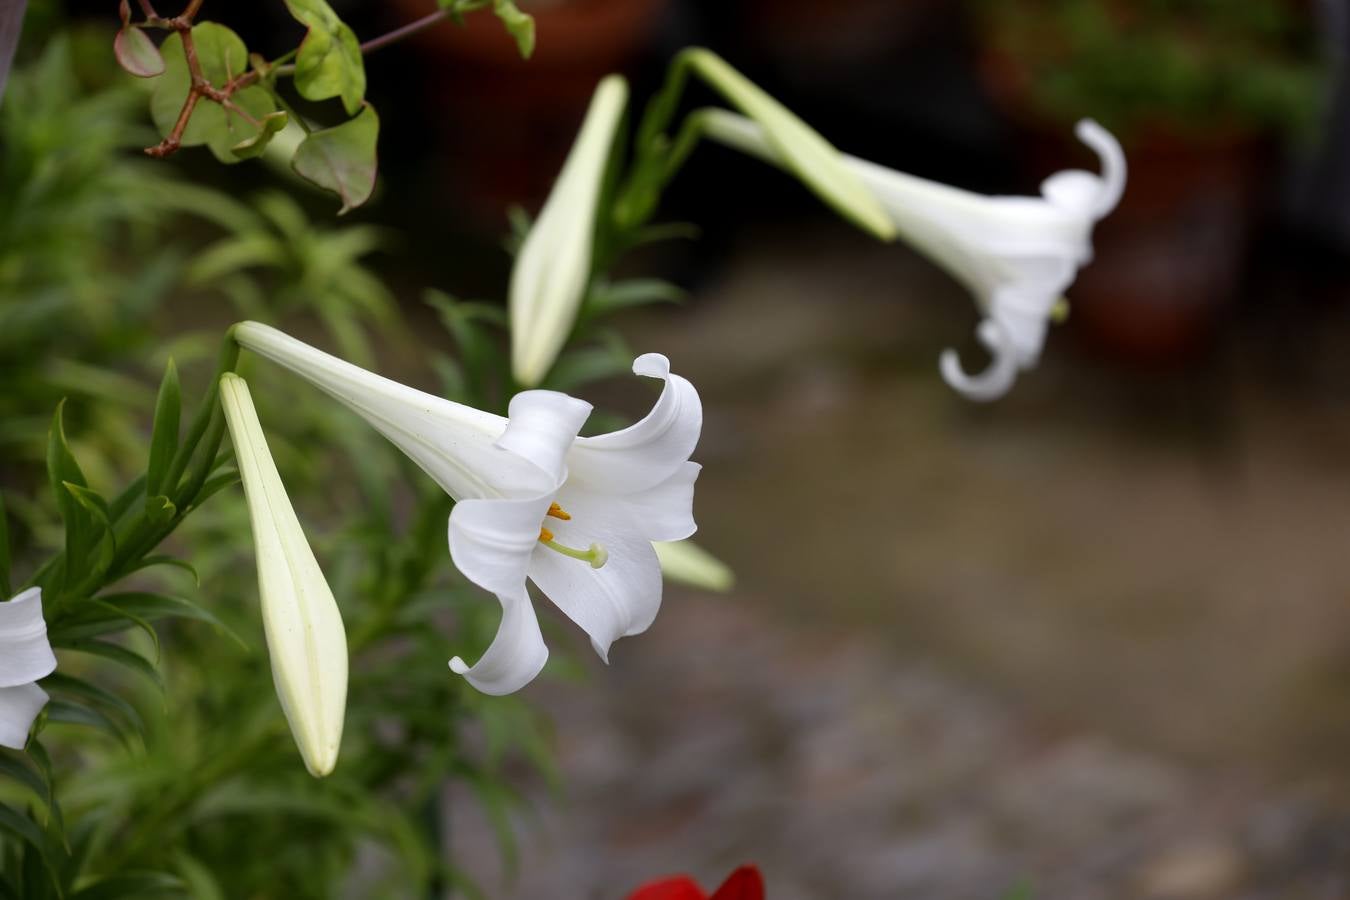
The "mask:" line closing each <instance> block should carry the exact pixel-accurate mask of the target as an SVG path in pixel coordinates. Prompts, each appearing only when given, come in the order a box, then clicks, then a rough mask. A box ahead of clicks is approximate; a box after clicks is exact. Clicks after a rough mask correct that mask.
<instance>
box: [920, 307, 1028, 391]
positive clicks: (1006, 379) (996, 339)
mask: <svg viewBox="0 0 1350 900" xmlns="http://www.w3.org/2000/svg"><path fill="white" fill-rule="evenodd" d="M975 335H976V337H978V338H979V339H980V343H982V344H984V346H985V347H986V348H987V349H988V350H989V352H990V354H991V355H992V356H993V357H994V358H993V360H992V361H991V362H990V363H989V367H988V368H986V369H985V370H984V371H983V372H981V373H980V374H978V375H973V376H972V375H967V374H966V373H965V371H964V370H963V369H962V368H961V359H960V357H958V356H957V355H956V351H955V350H944V351H943V352H942V358H941V360H940V361H939V362H940V365H941V369H942V378H943V380H944V381H946V382H947V384H949V385H951V386H952V388H953V389H955V390H956V391H958V392H959V393H961V394H962V395H964V396H965V397H967V398H969V399H971V400H978V401H981V402H988V401H990V400H997V399H998V398H999V397H1002V396H1003V395H1004V394H1006V393H1008V390H1009V389H1010V388H1011V387H1012V385H1013V382H1014V381H1016V380H1017V352H1016V350H1015V349H1014V348H1013V346H1012V340H1011V339H1010V338H1009V337H1008V335H1007V333H1006V332H1005V331H1004V330H1003V327H1002V326H1001V325H999V324H998V323H997V322H995V321H994V320H993V319H985V320H984V321H983V322H981V323H980V326H979V328H977V329H976V330H975Z"/></svg>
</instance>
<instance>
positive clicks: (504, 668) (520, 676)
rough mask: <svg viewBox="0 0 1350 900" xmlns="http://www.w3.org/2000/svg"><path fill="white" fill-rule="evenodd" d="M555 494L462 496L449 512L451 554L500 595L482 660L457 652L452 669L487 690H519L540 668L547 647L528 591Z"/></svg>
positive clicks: (468, 574) (467, 574)
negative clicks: (530, 571) (527, 576)
mask: <svg viewBox="0 0 1350 900" xmlns="http://www.w3.org/2000/svg"><path fill="white" fill-rule="evenodd" d="M551 502H552V494H551V493H549V494H544V495H542V496H540V497H535V498H526V499H506V500H461V501H460V502H459V503H457V504H455V508H454V510H452V511H451V513H450V557H451V559H453V560H454V563H455V567H456V568H457V569H459V571H460V573H461V574H463V575H464V577H465V578H467V579H469V580H470V581H472V582H473V583H474V584H476V585H478V586H479V587H482V588H484V589H486V590H489V591H491V592H492V593H494V594H496V595H497V599H498V600H499V601H500V602H501V605H502V621H501V625H500V626H499V627H498V629H497V636H496V637H495V638H494V639H493V641H492V644H491V645H490V646H489V647H488V649H487V651H486V652H484V654H483V655H482V657H481V658H479V660H478V662H476V663H475V664H474V665H472V666H469V665H468V664H467V663H465V662H464V660H463V659H461V658H460V657H458V656H456V657H455V658H454V659H452V660H450V669H451V670H452V671H453V672H455V673H456V674H459V675H463V676H464V677H465V678H467V679H468V680H469V683H470V684H472V685H473V686H474V687H476V688H478V690H480V691H482V692H483V693H485V694H509V693H512V692H513V691H517V690H520V688H522V687H524V686H525V685H526V684H529V683H530V681H532V680H533V679H534V677H535V676H536V675H538V674H539V670H540V669H542V668H543V667H544V663H545V662H546V661H547V660H548V648H547V647H546V646H545V645H544V638H543V635H542V634H540V632H539V622H538V620H537V619H536V618H535V614H534V607H533V606H531V605H530V599H529V596H528V595H527V594H526V591H525V573H526V570H527V569H528V568H529V566H530V560H531V554H532V553H533V552H534V549H535V547H536V546H538V543H539V523H540V522H541V521H542V520H543V519H544V516H545V515H546V514H547V513H548V509H549V504H550V503H551Z"/></svg>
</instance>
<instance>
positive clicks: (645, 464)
mask: <svg viewBox="0 0 1350 900" xmlns="http://www.w3.org/2000/svg"><path fill="white" fill-rule="evenodd" d="M633 373H634V374H636V375H643V376H646V377H648V378H661V379H664V380H665V387H664V388H662V390H661V396H660V397H659V398H657V401H656V404H655V405H654V406H653V407H652V410H651V412H649V413H648V414H647V415H646V416H645V417H644V418H643V419H642V420H641V421H639V422H636V423H634V424H633V425H630V426H629V427H627V428H625V429H623V430H621V431H614V432H610V433H609V434H602V435H598V436H596V437H585V438H578V439H577V442H576V444H575V445H573V447H572V451H571V453H569V454H568V457H567V466H568V470H569V473H570V478H572V479H575V480H576V481H578V482H583V483H585V484H587V485H590V486H592V487H593V488H594V489H595V490H598V491H602V492H604V493H614V494H621V493H631V492H634V491H642V490H646V489H647V488H652V487H655V486H656V485H658V484H661V483H662V482H664V481H666V480H667V479H669V478H670V477H671V476H673V475H675V474H676V473H677V472H678V471H679V470H680V467H681V466H683V465H684V464H685V463H686V462H687V461H688V460H689V456H690V454H691V453H693V452H694V448H695V447H696V446H697V445H698V438H699V433H700V432H701V431H702V430H703V403H702V401H701V400H700V399H699V396H698V391H697V390H695V389H694V386H693V385H692V384H690V383H689V381H688V380H687V379H685V378H682V377H680V376H679V375H676V374H674V373H672V372H671V371H670V360H668V359H666V357H664V356H662V355H661V354H660V353H644V354H643V355H641V356H639V357H638V358H637V359H636V360H634V361H633Z"/></svg>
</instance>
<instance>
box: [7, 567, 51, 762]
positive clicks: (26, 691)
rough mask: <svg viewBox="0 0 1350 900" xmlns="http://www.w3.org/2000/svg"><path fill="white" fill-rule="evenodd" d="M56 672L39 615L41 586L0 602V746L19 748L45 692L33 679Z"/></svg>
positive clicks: (38, 710) (44, 704)
mask: <svg viewBox="0 0 1350 900" xmlns="http://www.w3.org/2000/svg"><path fill="white" fill-rule="evenodd" d="M54 671H56V657H55V656H53V655H52V645H51V644H50V643H49V642H48V641H47V622H46V620H45V619H43V618H42V588H36V587H33V588H29V589H28V590H26V591H23V592H22V593H20V594H19V595H18V596H16V597H14V598H13V599H12V600H10V601H9V602H8V603H0V747H12V748H13V749H15V750H22V749H23V748H24V745H25V744H27V743H28V732H29V729H31V728H32V727H33V720H34V719H36V718H37V716H38V713H40V712H42V707H44V706H46V705H47V692H46V691H44V690H43V689H42V688H40V687H38V686H37V684H35V682H37V681H38V680H39V679H42V678H46V677H47V676H48V675H50V674H52V672H54Z"/></svg>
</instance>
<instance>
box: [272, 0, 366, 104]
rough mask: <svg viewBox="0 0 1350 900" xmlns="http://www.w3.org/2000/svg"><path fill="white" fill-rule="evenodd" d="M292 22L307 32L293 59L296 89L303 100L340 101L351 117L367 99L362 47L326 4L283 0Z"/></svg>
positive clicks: (319, 0)
mask: <svg viewBox="0 0 1350 900" xmlns="http://www.w3.org/2000/svg"><path fill="white" fill-rule="evenodd" d="M286 8H287V9H288V10H290V11H291V15H292V16H294V17H295V20H296V21H297V22H299V23H300V24H302V25H305V26H307V27H308V28H309V33H308V34H306V35H305V39H304V40H303V41H302V42H301V43H300V53H299V55H298V56H297V57H296V58H295V88H296V90H298V91H299V92H300V96H301V97H304V98H305V99H306V100H327V99H328V98H329V97H341V98H342V105H343V106H345V107H346V108H347V115H349V116H354V115H356V113H357V110H359V109H360V108H361V101H362V99H364V98H365V95H366V68H365V64H364V63H363V62H362V60H361V44H360V42H359V41H357V39H356V35H355V34H354V33H353V32H352V30H351V29H350V28H348V27H347V25H346V24H345V23H344V22H343V21H342V20H341V19H339V18H338V15H337V13H335V12H333V8H332V7H331V6H329V5H328V3H327V0H286Z"/></svg>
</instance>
